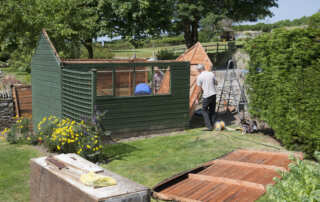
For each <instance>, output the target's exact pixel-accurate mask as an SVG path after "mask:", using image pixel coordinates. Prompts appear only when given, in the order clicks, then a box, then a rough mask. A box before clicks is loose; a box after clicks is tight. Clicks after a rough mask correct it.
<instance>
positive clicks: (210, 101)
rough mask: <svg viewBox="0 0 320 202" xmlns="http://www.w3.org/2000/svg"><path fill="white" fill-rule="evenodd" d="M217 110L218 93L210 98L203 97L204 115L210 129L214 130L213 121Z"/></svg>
mask: <svg viewBox="0 0 320 202" xmlns="http://www.w3.org/2000/svg"><path fill="white" fill-rule="evenodd" d="M215 110H216V95H212V96H210V97H208V98H203V101H202V116H203V119H204V123H205V124H206V127H207V128H208V129H209V130H212V125H213V124H214V123H213V122H214V121H215V115H216V114H215Z"/></svg>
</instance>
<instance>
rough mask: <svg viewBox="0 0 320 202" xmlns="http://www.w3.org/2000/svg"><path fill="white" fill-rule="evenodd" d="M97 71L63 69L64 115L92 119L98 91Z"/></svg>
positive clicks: (79, 119) (76, 118) (75, 118)
mask: <svg viewBox="0 0 320 202" xmlns="http://www.w3.org/2000/svg"><path fill="white" fill-rule="evenodd" d="M95 88H96V81H95V72H94V71H93V72H82V71H75V70H69V69H63V70H62V89H61V90H62V116H63V117H64V118H71V119H73V120H76V121H81V120H84V121H86V120H91V117H92V115H93V112H94V107H95V106H94V105H95V96H96V95H95V93H96V90H95Z"/></svg>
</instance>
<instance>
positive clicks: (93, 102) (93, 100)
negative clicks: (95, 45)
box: [91, 69, 97, 116]
mask: <svg viewBox="0 0 320 202" xmlns="http://www.w3.org/2000/svg"><path fill="white" fill-rule="evenodd" d="M96 89H97V70H96V69H91V116H93V115H94V113H95V105H96V95H97V91H96Z"/></svg>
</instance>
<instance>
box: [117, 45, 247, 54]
mask: <svg viewBox="0 0 320 202" xmlns="http://www.w3.org/2000/svg"><path fill="white" fill-rule="evenodd" d="M236 43H237V44H238V45H239V44H242V42H236ZM216 44H217V42H208V43H202V45H203V46H206V45H216ZM225 45H226V43H225V42H219V50H218V52H220V53H222V52H224V51H225ZM161 49H168V50H172V51H174V52H175V54H176V55H178V56H179V55H181V54H182V53H183V52H184V51H185V50H186V47H185V45H178V46H164V47H155V48H139V49H123V50H112V53H113V54H114V57H116V58H131V57H132V56H133V55H134V53H135V54H136V57H137V58H148V57H152V56H153V52H154V53H155V54H156V53H157V52H158V51H159V50H161ZM207 52H208V53H215V52H217V50H216V47H209V48H208V49H207Z"/></svg>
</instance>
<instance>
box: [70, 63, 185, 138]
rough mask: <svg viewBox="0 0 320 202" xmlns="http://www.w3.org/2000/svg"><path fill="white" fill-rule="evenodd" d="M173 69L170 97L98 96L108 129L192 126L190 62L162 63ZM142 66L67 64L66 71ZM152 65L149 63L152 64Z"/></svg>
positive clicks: (117, 131)
mask: <svg viewBox="0 0 320 202" xmlns="http://www.w3.org/2000/svg"><path fill="white" fill-rule="evenodd" d="M162 65H164V66H170V71H171V95H159V96H133V97H117V96H97V97H96V99H95V105H96V107H97V110H99V111H105V110H107V111H108V113H107V114H106V117H105V118H104V119H103V126H104V128H105V129H106V130H111V131H112V132H114V133H121V132H137V131H148V130H160V129H171V128H186V127H188V125H189V77H190V66H189V63H188V62H174V63H168V64H162ZM115 66H118V67H130V66H131V67H132V66H136V67H142V66H146V64H143V63H141V64H138V63H135V64H64V68H65V69H73V70H78V71H90V69H93V68H94V69H96V70H97V71H99V70H106V69H108V68H109V69H110V68H112V67H115ZM149 66H150V64H149Z"/></svg>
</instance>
